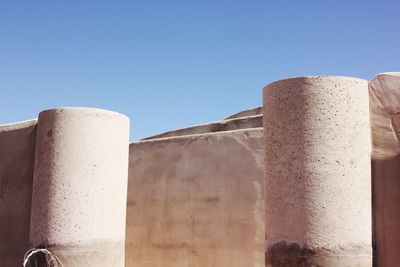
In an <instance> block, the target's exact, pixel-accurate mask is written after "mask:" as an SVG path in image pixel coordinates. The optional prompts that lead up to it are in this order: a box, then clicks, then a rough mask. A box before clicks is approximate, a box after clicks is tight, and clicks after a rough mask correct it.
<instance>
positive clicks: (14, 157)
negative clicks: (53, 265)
mask: <svg viewBox="0 0 400 267" xmlns="http://www.w3.org/2000/svg"><path fill="white" fill-rule="evenodd" d="M35 127H36V121H35V120H32V121H26V122H20V123H15V124H10V125H2V126H0V266H7V267H17V266H18V267H20V266H22V260H23V258H24V254H25V252H26V251H27V249H28V248H29V222H30V209H31V197H32V193H31V192H32V177H33V161H34V156H35V142H36V128H35Z"/></svg>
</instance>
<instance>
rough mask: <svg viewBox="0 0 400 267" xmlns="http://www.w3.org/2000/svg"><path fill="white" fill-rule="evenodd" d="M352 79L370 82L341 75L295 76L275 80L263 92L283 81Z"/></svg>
mask: <svg viewBox="0 0 400 267" xmlns="http://www.w3.org/2000/svg"><path fill="white" fill-rule="evenodd" d="M332 78H335V79H350V80H358V81H363V82H369V81H368V80H365V79H363V78H358V77H351V76H341V75H316V76H312V75H311V76H295V77H289V78H285V79H280V80H275V81H272V82H270V83H268V84H267V85H265V86H264V87H263V91H266V89H267V88H268V87H270V86H271V85H273V84H275V83H278V82H283V81H290V80H305V81H307V80H309V79H311V80H312V79H332Z"/></svg>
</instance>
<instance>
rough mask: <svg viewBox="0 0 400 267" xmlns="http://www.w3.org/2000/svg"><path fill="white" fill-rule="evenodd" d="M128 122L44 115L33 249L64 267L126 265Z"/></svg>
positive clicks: (107, 116) (86, 111)
mask: <svg viewBox="0 0 400 267" xmlns="http://www.w3.org/2000/svg"><path fill="white" fill-rule="evenodd" d="M128 148H129V119H128V118H127V117H125V116H123V115H121V114H118V113H114V112H110V111H105V110H100V109H91V108H60V109H51V110H46V111H43V112H41V113H40V114H39V121H38V129H37V145H36V155H35V166H34V178H33V194H32V212H31V227H30V246H31V247H33V248H40V247H48V248H50V249H51V251H52V252H54V253H55V254H56V255H57V256H58V257H59V258H60V259H61V261H62V263H63V264H64V265H65V266H73V267H83V266H85V267H86V266H88V262H90V264H89V265H90V266H99V267H106V266H107V267H109V266H124V244H125V219H126V216H125V215H126V198H127V176H128Z"/></svg>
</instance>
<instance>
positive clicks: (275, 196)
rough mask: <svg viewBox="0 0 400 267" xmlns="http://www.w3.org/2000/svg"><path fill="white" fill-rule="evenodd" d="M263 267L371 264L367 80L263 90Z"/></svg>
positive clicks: (319, 80)
mask: <svg viewBox="0 0 400 267" xmlns="http://www.w3.org/2000/svg"><path fill="white" fill-rule="evenodd" d="M264 141H265V156H266V158H265V168H266V214H265V216H266V220H265V222H266V258H267V259H266V262H267V264H266V266H274V267H280V266H338V267H339V266H340V267H344V266H351V267H356V266H362V267H366V266H372V255H371V254H372V249H371V239H372V238H371V168H370V151H371V143H370V128H369V110H368V83H367V81H364V80H360V79H355V78H347V77H301V78H293V79H287V80H282V81H277V82H274V83H272V84H270V85H268V86H267V87H266V88H264Z"/></svg>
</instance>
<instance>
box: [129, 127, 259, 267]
mask: <svg viewBox="0 0 400 267" xmlns="http://www.w3.org/2000/svg"><path fill="white" fill-rule="evenodd" d="M262 137H263V131H262V128H256V129H247V130H238V131H231V132H220V133H211V134H204V135H193V136H182V137H177V138H165V139H156V140H148V141H142V142H138V143H133V144H131V146H130V164H129V186H128V212H127V236H126V240H127V243H126V266H127V267H165V266H173V267H187V266H190V267H204V266H207V267H261V266H264V239H265V237H264V179H263V141H262V140H263V139H262Z"/></svg>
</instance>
